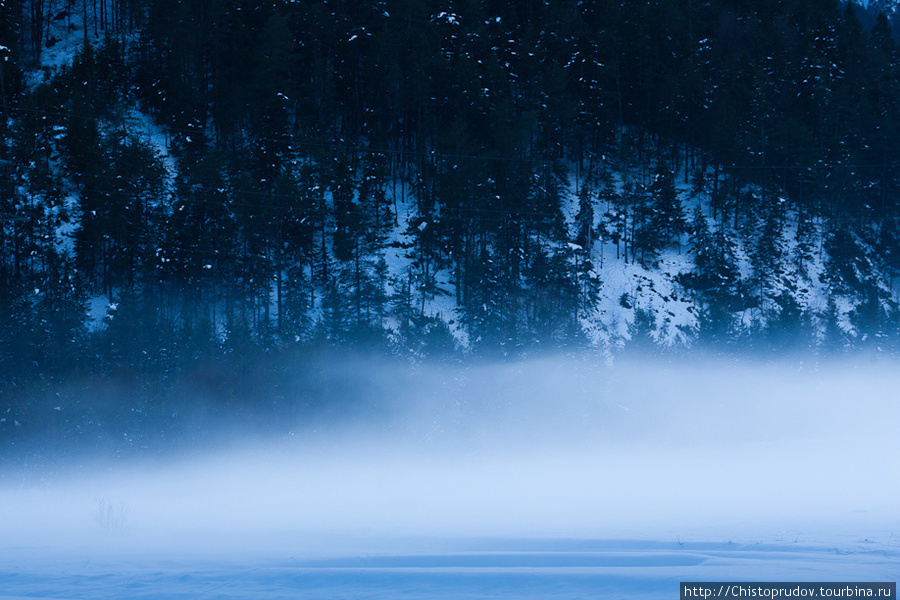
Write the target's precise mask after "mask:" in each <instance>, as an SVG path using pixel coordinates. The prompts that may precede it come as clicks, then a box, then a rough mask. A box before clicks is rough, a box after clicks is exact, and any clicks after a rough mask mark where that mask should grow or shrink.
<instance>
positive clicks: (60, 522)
mask: <svg viewBox="0 0 900 600" xmlns="http://www.w3.org/2000/svg"><path fill="white" fill-rule="evenodd" d="M897 367H898V365H896V364H885V363H880V364H832V365H825V364H820V365H818V366H808V367H797V366H792V367H776V366H771V365H762V364H758V363H740V364H738V363H728V362H716V361H712V360H704V361H699V360H698V361H694V362H688V361H681V362H671V363H667V362H664V361H661V360H646V361H638V360H632V361H618V362H617V363H616V364H615V365H614V366H611V367H610V366H607V365H604V364H602V363H595V362H590V361H586V360H572V359H545V360H533V361H525V362H519V363H515V364H495V365H491V366H484V367H478V368H476V367H458V366H452V367H437V366H418V367H410V368H408V369H401V368H399V367H397V366H396V365H392V366H391V365H386V364H384V363H376V362H370V361H364V360H360V361H356V362H354V363H353V364H349V363H348V364H339V365H335V366H334V367H333V372H332V373H331V374H330V375H329V376H330V377H333V378H334V380H335V382H338V383H339V382H341V381H342V380H352V381H353V382H355V384H354V387H353V388H352V389H353V390H355V391H354V394H356V395H358V398H356V400H358V402H350V403H346V402H345V404H347V407H346V410H344V409H342V411H344V412H343V413H342V412H340V411H336V412H335V413H334V414H332V416H331V417H329V418H328V419H324V418H319V419H318V420H317V422H316V423H315V424H314V425H309V426H307V425H305V424H304V423H301V422H298V423H297V424H296V427H294V432H293V435H290V436H279V437H278V438H277V439H272V440H269V441H266V442H260V441H259V439H258V438H257V439H256V441H254V442H252V443H251V442H246V443H243V444H242V443H231V444H229V445H228V446H227V447H220V448H218V449H210V450H207V451H204V452H203V453H197V454H195V455H192V456H188V457H185V456H181V457H180V458H178V459H174V458H170V459H159V458H156V459H153V458H150V457H147V458H138V459H133V460H130V461H128V462H127V463H124V464H123V463H121V462H120V463H109V464H98V465H97V466H96V468H92V469H85V468H83V467H82V468H73V470H72V473H71V474H69V475H59V474H55V475H53V476H49V475H48V476H47V477H46V478H43V480H42V479H41V477H39V476H35V474H34V473H29V476H28V477H26V478H23V477H22V471H21V469H17V470H11V471H8V473H7V475H6V476H4V479H5V482H4V483H3V484H2V485H0V513H2V514H3V515H4V518H3V519H2V522H0V540H2V541H0V546H6V547H12V546H20V547H25V546H27V547H30V548H42V549H44V550H45V551H49V550H52V549H58V550H60V551H66V549H67V548H71V547H76V546H77V547H84V546H91V545H97V546H98V547H110V548H115V549H121V548H123V547H124V548H130V549H138V548H140V549H142V550H148V551H149V550H155V551H160V552H163V553H178V552H185V551H192V550H193V551H198V552H213V553H215V552H221V551H228V550H238V549H242V550H248V549H250V548H253V547H259V548H266V550H267V551H271V550H272V549H273V548H276V547H280V545H283V544H287V545H288V546H291V544H293V546H291V547H292V548H293V550H292V551H296V552H304V551H306V552H308V553H310V554H315V553H317V552H326V551H327V549H326V545H327V543H326V540H348V539H352V540H359V539H376V538H382V539H383V538H385V537H387V538H393V539H401V538H403V539H409V538H418V539H422V538H428V539H447V538H472V537H475V538H488V537H523V538H536V537H567V538H594V539H598V538H634V539H663V538H665V539H697V538H698V537H714V538H715V541H727V540H729V539H732V538H734V539H735V540H736V541H737V540H738V539H740V540H741V541H748V540H753V539H754V538H755V537H759V538H760V539H774V538H776V537H777V536H781V537H787V536H789V537H791V538H792V539H793V538H794V537H795V536H796V537H797V538H798V539H800V540H804V541H805V540H806V539H808V537H809V536H820V537H821V536H822V535H824V534H828V532H831V531H834V532H836V533H838V532H842V533H850V534H851V535H854V536H857V537H858V538H859V539H863V538H865V537H867V536H870V535H882V534H883V535H888V534H890V533H891V532H893V533H894V534H895V535H897V536H900V435H898V426H900V385H898V384H900V370H898V368H897ZM369 393H370V394H371V395H370V396H369V397H367V394H369ZM325 400H327V399H325ZM819 541H821V540H819ZM348 543H352V542H348Z"/></svg>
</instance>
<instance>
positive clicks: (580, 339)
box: [0, 0, 900, 422]
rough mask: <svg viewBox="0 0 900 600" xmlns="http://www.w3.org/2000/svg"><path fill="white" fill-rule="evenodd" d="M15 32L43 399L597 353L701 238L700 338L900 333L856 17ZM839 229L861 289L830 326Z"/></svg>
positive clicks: (430, 12) (237, 1) (204, 18)
mask: <svg viewBox="0 0 900 600" xmlns="http://www.w3.org/2000/svg"><path fill="white" fill-rule="evenodd" d="M63 44H66V45H70V46H71V49H70V53H71V54H72V55H73V59H72V60H71V62H70V63H69V64H66V65H65V66H63V67H60V68H58V69H55V70H48V71H47V74H46V75H45V76H42V75H41V70H40V69H39V65H40V64H41V63H40V58H41V56H42V53H47V52H50V51H58V50H59V48H60V46H61V45H63ZM73 44H74V46H72V45H73ZM0 46H2V48H0V139H2V144H0V360H2V367H0V371H2V390H6V391H7V392H9V393H11V392H10V390H14V389H16V386H25V385H29V382H34V381H45V382H52V381H56V380H59V379H62V378H66V377H72V376H73V375H74V376H78V377H82V378H88V379H90V378H91V377H97V376H103V377H108V376H111V375H114V376H116V377H125V378H132V379H134V380H139V381H144V380H159V381H161V380H169V381H179V379H178V378H179V377H180V376H181V375H179V374H182V375H183V374H184V373H186V372H189V371H190V372H195V371H197V370H198V369H200V367H198V365H201V364H205V363H204V361H205V360H209V361H212V362H216V364H219V365H227V364H231V363H229V362H228V361H229V360H231V361H234V364H244V363H242V362H241V361H242V360H244V359H245V358H246V357H248V356H253V357H256V358H257V359H258V358H259V357H265V356H266V355H267V353H272V352H280V351H284V350H285V349H292V348H300V349H302V348H307V349H308V348H319V347H327V346H333V345H340V346H346V345H362V346H365V347H374V348H381V349H384V350H385V351H387V352H393V353H399V354H406V353H413V354H415V355H418V356H426V355H427V356H433V355H441V356H452V355H454V354H455V353H457V352H459V350H460V348H459V340H460V339H464V340H466V342H467V348H468V349H469V350H470V351H473V352H476V353H496V352H499V353H500V354H504V355H509V354H517V353H520V352H523V351H527V350H528V349H533V348H541V349H553V348H560V347H572V346H576V347H577V346H582V345H586V344H588V343H589V341H588V339H587V337H586V336H585V334H584V331H583V327H582V323H583V320H584V319H585V318H586V317H587V316H588V315H589V313H590V311H591V309H592V307H593V305H594V301H595V299H596V295H597V291H598V289H599V288H600V286H602V284H603V279H604V270H605V269H615V268H617V267H616V265H617V264H624V263H635V262H638V263H640V264H642V265H645V266H646V267H647V268H652V266H653V265H654V263H655V261H656V260H657V258H658V256H659V255H660V253H661V252H663V251H665V250H667V249H672V248H677V249H679V250H683V251H684V252H685V253H688V254H689V255H690V257H691V259H692V260H693V263H694V269H693V270H692V271H691V272H689V273H684V274H682V276H681V277H680V279H679V283H680V285H682V287H683V292H684V295H685V297H687V298H689V299H691V301H692V302H694V303H695V305H696V307H697V312H698V314H699V317H698V319H697V327H696V328H695V329H694V330H693V331H689V332H686V335H687V336H688V337H689V338H690V339H692V340H695V341H697V342H718V343H729V342H732V341H734V340H738V339H740V338H741V336H745V338H746V336H748V335H749V336H750V339H753V340H762V342H761V343H762V344H763V345H771V344H773V343H774V342H775V341H776V340H781V341H784V340H793V341H791V342H790V343H787V342H785V343H787V345H794V344H798V345H799V346H801V347H811V346H821V345H823V344H833V345H834V346H836V347H844V346H847V345H848V344H850V343H851V342H854V340H855V341H861V340H867V339H868V340H872V339H876V338H878V339H888V338H892V337H894V334H895V333H896V324H895V323H894V317H893V314H894V313H893V312H892V310H889V309H890V308H891V307H892V306H893V300H892V296H891V293H890V292H891V290H890V286H891V285H892V284H893V277H894V273H895V272H896V270H897V268H898V266H900V263H898V261H900V253H898V233H897V229H896V218H897V211H898V206H897V199H898V197H900V196H898V192H900V163H898V156H900V155H898V150H900V148H898V145H900V69H898V52H897V46H896V43H895V38H894V35H893V32H892V24H891V22H890V21H889V20H888V18H887V17H885V16H884V14H874V12H871V11H870V12H867V11H865V10H863V9H861V8H859V7H857V6H854V5H853V4H849V5H844V4H839V3H838V2H836V1H829V0H784V1H775V0H719V1H717V0H677V1H675V0H647V1H642V2H632V1H630V0H621V1H620V0H615V1H597V2H574V1H570V0H547V1H538V0H521V1H518V2H500V1H493V0H456V1H451V0H446V1H442V2H438V1H436V0H415V1H414V0H383V1H376V0H366V1H349V0H331V1H324V0H318V1H311V0H298V1H295V2H273V3H269V4H265V5H260V4H258V3H254V2H244V1H242V0H89V1H88V0H85V1H83V2H81V3H78V2H73V1H72V0H65V1H60V0H55V1H54V0H6V1H5V2H4V3H3V4H2V5H0ZM148 116H149V118H150V120H152V122H153V123H155V124H157V125H153V126H148V125H147V123H148V122H150V120H148ZM148 131H150V132H154V131H155V132H156V133H157V134H158V135H156V136H155V137H154V136H151V135H148V134H147V132H148ZM162 147H165V148H167V149H168V154H166V155H163V154H162V152H161V148H162ZM686 184H689V185H690V186H691V190H692V192H691V197H692V198H700V199H701V200H700V201H699V205H698V206H697V209H696V210H695V211H690V210H685V209H684V207H683V206H682V204H681V200H682V196H683V194H676V185H681V186H684V185H686ZM682 189H684V187H682ZM570 203H573V204H574V205H577V207H578V208H577V214H576V215H574V226H573V225H572V223H571V220H570V221H569V222H568V223H567V220H566V216H569V217H571V216H573V215H572V214H570V213H568V212H567V210H568V209H567V208H566V207H567V206H568V205H569V204H570ZM786 230H791V231H793V234H792V235H794V236H795V237H796V240H797V247H798V248H799V255H798V256H796V257H785V256H782V254H783V247H784V243H783V239H782V238H783V235H784V231H786ZM815 235H820V236H823V237H824V238H825V242H824V249H825V251H826V254H827V257H826V259H825V263H826V264H827V265H828V270H827V273H826V275H827V277H828V281H829V286H830V289H831V290H832V291H833V293H834V296H835V299H834V300H833V301H831V302H829V306H827V307H812V308H811V307H809V306H802V305H800V304H798V302H797V300H796V297H795V295H794V294H793V292H796V288H797V286H798V285H801V284H800V283H799V282H802V280H803V273H804V268H805V265H806V263H809V262H811V261H812V260H813V258H812V254H813V253H814V252H815V245H816V244H815V240H814V239H813V238H814V236H815ZM738 239H740V240H743V241H744V242H747V241H748V240H752V243H749V242H748V243H746V244H745V245H749V246H750V247H749V249H748V253H749V254H751V255H752V256H751V257H750V262H751V263H752V267H753V274H752V275H751V276H750V277H747V276H746V274H745V275H744V276H742V275H741V273H740V272H739V269H738V264H737V257H736V256H735V240H738ZM598 244H603V245H605V246H606V247H608V248H609V249H612V248H613V246H614V253H615V260H613V259H612V258H611V257H610V255H609V253H607V254H606V260H607V262H606V263H605V264H598V262H597V254H596V252H592V250H593V249H594V248H595V246H597V245H598ZM398 249H399V250H402V253H401V254H402V256H401V259H402V260H403V261H405V262H404V263H403V267H402V268H401V269H398V268H395V267H396V265H393V266H392V265H390V264H389V261H390V260H397V259H396V258H394V259H391V258H390V257H391V256H393V254H390V251H396V250H398ZM394 254H396V252H394ZM785 263H790V264H792V265H794V267H796V268H795V269H794V271H792V272H791V273H787V272H785V269H784V266H783V265H784V264H785ZM785 282H786V283H785ZM885 282H889V283H888V285H887V286H886V285H885ZM840 298H852V299H853V304H854V306H855V308H854V310H852V311H851V312H850V316H849V319H850V323H851V325H852V327H853V328H854V331H855V335H854V336H851V335H848V334H847V331H846V327H845V328H844V329H841V327H840V323H838V313H839V311H838V307H837V304H838V303H839V302H840ZM441 302H443V304H440V303H441ZM627 302H628V299H627V298H624V297H623V299H622V303H623V306H625V305H626V304H627ZM98 303H100V304H102V306H101V308H100V310H99V313H98V309H97V306H98ZM439 304H440V305H441V306H451V305H452V306H453V307H455V309H454V310H452V311H449V312H443V313H440V312H436V310H435V309H434V307H435V306H437V305H439ZM91 307H93V310H90V309H91ZM748 309H754V310H756V314H758V315H759V318H758V319H757V320H756V325H755V326H754V327H755V328H754V327H751V328H750V331H749V332H748V330H746V328H745V329H744V330H742V329H741V325H740V322H739V313H740V312H741V311H746V310H748ZM90 313H92V316H91V314H90ZM101 318H102V323H98V320H99V319H101ZM654 318H655V317H654V315H649V316H648V315H646V314H637V315H636V318H635V326H634V328H635V331H636V332H637V333H640V332H639V331H638V330H639V329H640V328H641V327H642V326H645V325H646V320H647V319H650V320H651V321H652V320H653V319H654ZM779 343H780V342H779ZM884 344H886V342H884ZM211 357H212V358H211ZM227 357H230V358H227ZM226 358H227V359H226ZM192 369H193V371H191V370H192ZM217 369H224V370H227V369H226V368H225V367H222V366H220V367H217ZM200 370H202V369H200ZM223 372H224V371H223ZM3 404H4V403H3V402H2V400H0V408H3V409H4V410H6V408H5V407H4V406H3ZM26 410H27V407H25V406H24V405H19V406H18V407H11V408H10V409H9V410H8V411H7V413H8V414H9V415H12V414H13V413H16V414H19V415H23V414H24V413H25V412H26ZM23 418H24V417H21V416H20V420H21V419H23ZM11 420H13V417H12V416H9V417H8V419H7V422H9V421H11Z"/></svg>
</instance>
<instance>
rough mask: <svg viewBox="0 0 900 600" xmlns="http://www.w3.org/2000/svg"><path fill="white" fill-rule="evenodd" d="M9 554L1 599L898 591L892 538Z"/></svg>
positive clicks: (0, 579) (898, 556) (1, 575)
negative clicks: (316, 551) (717, 589)
mask: <svg viewBox="0 0 900 600" xmlns="http://www.w3.org/2000/svg"><path fill="white" fill-rule="evenodd" d="M406 543H410V541H409V540H407V541H406ZM20 551H21V549H20ZM4 553H5V556H4V558H3V561H2V565H0V589H2V594H0V598H2V599H3V600H8V599H10V598H17V599H18V598H32V599H34V598H53V599H63V598H65V599H87V598H120V599H137V598H165V599H176V598H177V599H181V598H184V599H189V598H197V599H201V598H209V599H213V598H215V599H238V598H240V599H252V598H258V599H270V598H271V599H275V598H321V599H326V598H327V599H332V598H333V599H343V598H353V599H369V598H371V599H376V598H378V599H388V598H391V599H407V598H408V599H410V600H412V599H415V598H441V599H444V598H446V599H467V598H509V599H515V598H535V599H538V598H541V599H557V598H558V599H560V600H562V599H576V598H633V599H638V598H648V599H649V598H677V597H678V583H679V582H680V581H722V580H725V581H895V580H896V578H897V574H898V573H900V544H897V543H896V542H895V543H888V542H887V540H883V541H880V542H879V541H872V540H857V541H856V542H851V541H847V542H845V543H842V544H840V545H839V546H834V545H829V546H825V545H815V544H807V543H803V542H801V541H793V540H781V541H772V542H760V543H750V544H745V543H733V542H732V543H727V542H725V543H721V542H720V543H711V542H679V541H672V540H667V541H627V540H609V541H601V540H548V539H545V540H466V541H461V540H456V541H452V542H451V541H448V540H427V541H426V540H419V546H418V550H414V551H410V552H408V553H401V554H392V553H385V552H383V551H381V552H379V551H374V550H373V551H370V552H366V553H364V554H356V555H353V554H349V555H340V556H332V557H328V558H322V557H320V558H311V557H302V556H291V555H282V556H271V557H267V558H262V557H260V556H255V557H245V558H243V559H241V558H239V557H238V556H233V557H231V558H219V559H208V558H207V559H202V558H197V557H193V558H188V557H181V558H169V559H164V558H158V557H156V558H154V557H147V556H143V557H142V556H139V555H135V554H129V553H125V554H123V555H119V556H110V555H106V556H104V555H102V554H94V553H91V552H87V553H84V554H79V553H78V552H76V553H74V554H72V555H70V556H68V557H55V558H52V559H48V558H47V556H41V555H40V554H41V553H38V554H37V555H35V554H33V550H26V551H21V553H17V550H16V549H9V548H7V549H5V550H4Z"/></svg>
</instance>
